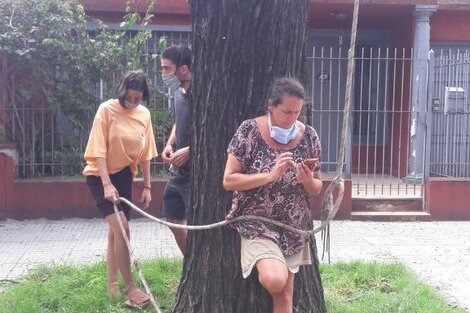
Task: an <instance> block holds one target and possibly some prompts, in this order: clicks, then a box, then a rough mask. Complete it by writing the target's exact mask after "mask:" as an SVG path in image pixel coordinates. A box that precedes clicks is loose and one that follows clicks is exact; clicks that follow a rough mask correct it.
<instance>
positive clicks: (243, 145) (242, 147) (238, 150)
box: [227, 120, 255, 167]
mask: <svg viewBox="0 0 470 313" xmlns="http://www.w3.org/2000/svg"><path fill="white" fill-rule="evenodd" d="M254 142H255V141H254V140H253V123H252V122H251V120H247V121H244V122H243V123H242V124H241V125H240V127H238V129H237V131H236V132H235V134H234V135H233V137H232V140H231V141H230V143H229V145H228V148H227V153H231V154H233V155H234V156H235V158H236V159H237V160H238V161H239V162H240V163H241V164H242V166H243V167H244V166H245V165H246V164H248V162H249V160H250V155H251V151H252V150H253V144H254Z"/></svg>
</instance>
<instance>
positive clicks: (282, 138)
mask: <svg viewBox="0 0 470 313" xmlns="http://www.w3.org/2000/svg"><path fill="white" fill-rule="evenodd" d="M268 126H269V133H270V135H271V138H272V139H274V140H275V141H277V142H279V143H282V144H284V145H285V144H287V143H288V142H289V141H291V140H292V139H294V138H295V136H297V133H298V132H299V130H300V128H299V126H297V122H294V124H292V126H291V127H289V128H282V127H279V126H273V125H272V124H271V113H268Z"/></svg>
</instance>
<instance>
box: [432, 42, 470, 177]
mask: <svg viewBox="0 0 470 313" xmlns="http://www.w3.org/2000/svg"><path fill="white" fill-rule="evenodd" d="M436 52H437V53H436V56H435V57H434V53H433V54H431V74H432V77H433V79H432V81H431V84H430V88H431V89H432V90H431V94H432V99H430V111H431V128H430V129H431V130H430V134H429V137H428V138H430V145H431V147H430V149H429V151H430V156H429V158H430V161H429V163H430V164H429V174H430V176H439V177H466V178H468V177H470V98H469V96H468V92H469V91H470V51H468V50H467V51H461V50H439V51H436Z"/></svg>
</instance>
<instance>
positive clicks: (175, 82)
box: [162, 74, 181, 92]
mask: <svg viewBox="0 0 470 313" xmlns="http://www.w3.org/2000/svg"><path fill="white" fill-rule="evenodd" d="M162 80H163V83H164V84H165V86H166V87H167V88H168V89H170V90H171V92H175V91H176V90H178V88H179V87H180V86H181V81H180V80H179V79H178V77H177V76H176V75H175V74H162Z"/></svg>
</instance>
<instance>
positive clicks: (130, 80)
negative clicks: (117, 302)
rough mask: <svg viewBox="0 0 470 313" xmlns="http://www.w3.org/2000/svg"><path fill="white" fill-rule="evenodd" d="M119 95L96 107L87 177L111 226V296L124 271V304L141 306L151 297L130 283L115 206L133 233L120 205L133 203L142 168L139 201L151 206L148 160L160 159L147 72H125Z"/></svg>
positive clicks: (127, 210) (116, 292) (126, 210)
mask: <svg viewBox="0 0 470 313" xmlns="http://www.w3.org/2000/svg"><path fill="white" fill-rule="evenodd" d="M116 95H117V99H110V100H108V101H106V102H103V103H102V104H101V105H100V107H99V108H98V111H97V113H96V116H95V119H94V121H93V127H92V129H91V132H90V137H89V139H88V144H87V147H86V151H85V160H86V167H85V169H84V170H83V174H84V175H85V176H86V182H87V185H88V188H89V190H90V193H91V195H92V196H93V198H94V199H95V201H96V205H97V206H98V208H99V209H100V211H101V212H102V214H103V216H104V218H105V219H106V222H107V223H108V227H109V231H108V248H107V254H106V262H107V268H108V292H109V294H110V296H113V297H119V296H120V289H119V281H118V275H119V273H121V275H122V278H123V280H124V284H125V293H126V302H125V304H126V305H127V306H129V307H141V306H143V305H145V304H148V303H149V301H150V299H149V296H148V295H147V294H145V293H143V292H142V291H141V290H140V289H139V288H138V287H137V286H136V284H135V283H134V282H133V280H132V273H131V266H130V256H129V251H128V249H127V246H126V242H125V239H124V237H123V235H122V232H121V229H120V226H119V223H118V219H117V216H116V214H115V213H114V204H117V207H118V210H119V214H120V215H121V217H122V221H123V223H124V227H125V229H126V232H127V235H129V223H128V221H129V219H130V208H129V207H128V206H127V205H126V204H125V203H119V197H124V198H126V199H129V200H131V197H132V181H133V179H134V177H135V175H136V173H137V166H138V165H140V166H141V169H142V174H143V179H144V187H143V189H142V193H141V197H140V201H141V202H142V204H143V206H144V208H147V207H148V206H149V203H150V201H151V200H152V196H151V192H150V191H151V184H150V160H151V159H152V158H154V157H156V156H157V149H156V146H155V139H154V135H153V129H152V122H151V118H150V112H149V110H148V109H147V108H146V107H145V106H144V105H143V104H142V102H143V101H145V102H148V100H149V87H148V82H147V78H146V76H145V74H144V73H143V72H142V71H130V72H127V73H126V74H124V76H123V77H122V79H121V82H120V83H119V86H118V87H117V88H116Z"/></svg>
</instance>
